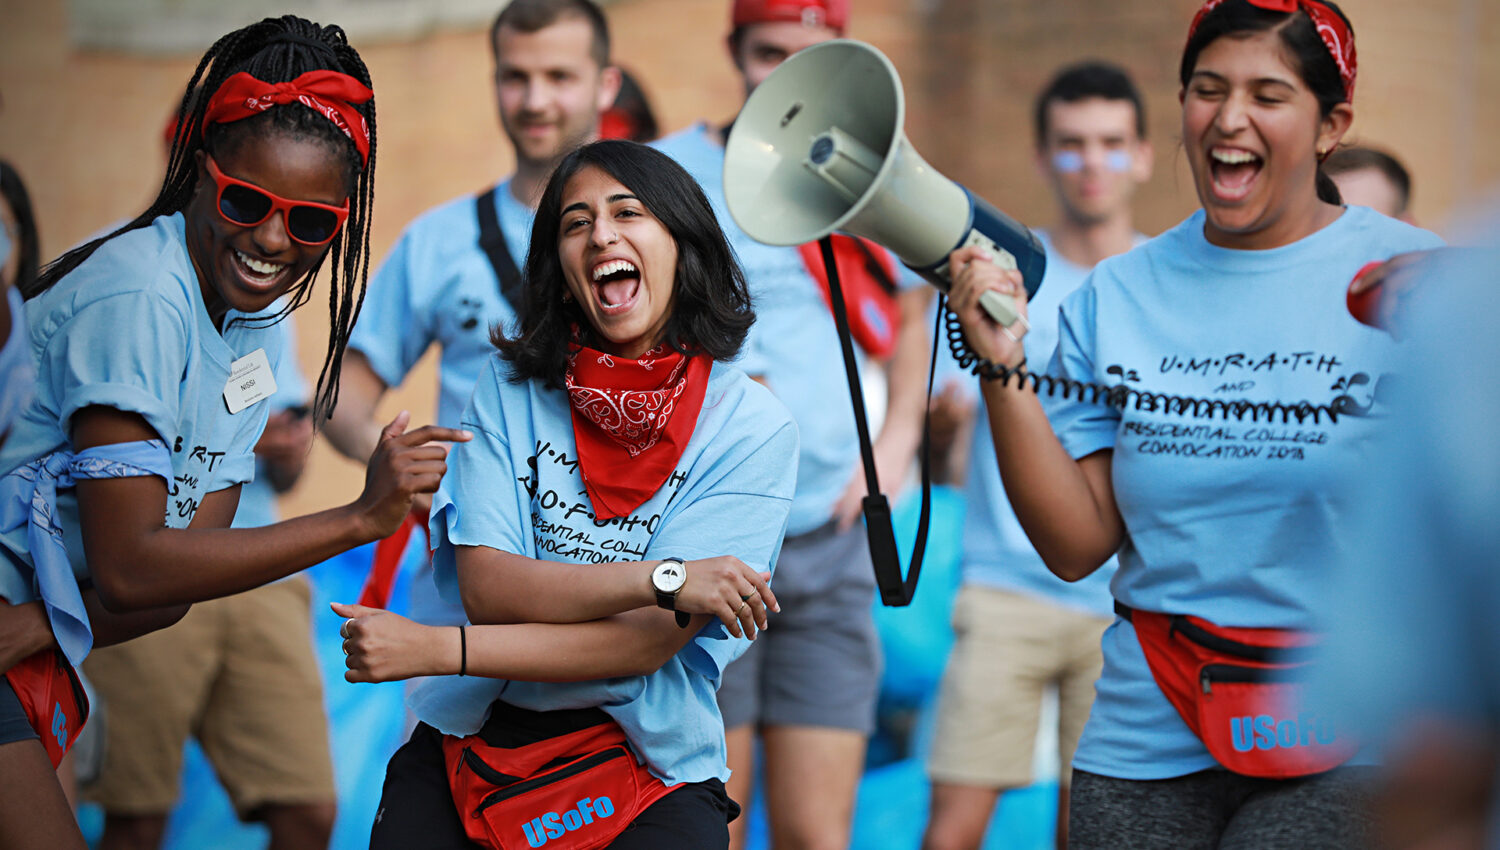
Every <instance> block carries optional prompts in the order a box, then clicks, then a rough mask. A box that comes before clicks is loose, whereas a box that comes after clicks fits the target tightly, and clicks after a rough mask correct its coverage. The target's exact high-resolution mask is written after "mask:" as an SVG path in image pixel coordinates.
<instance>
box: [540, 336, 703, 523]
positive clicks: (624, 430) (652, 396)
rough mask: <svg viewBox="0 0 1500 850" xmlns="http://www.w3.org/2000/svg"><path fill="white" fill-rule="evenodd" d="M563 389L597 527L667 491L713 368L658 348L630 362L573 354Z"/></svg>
mask: <svg viewBox="0 0 1500 850" xmlns="http://www.w3.org/2000/svg"><path fill="white" fill-rule="evenodd" d="M569 352H570V353H569V355H568V371H567V374H566V378H565V382H566V384H567V389H568V401H569V403H570V404H571V406H572V409H573V439H574V440H575V441H576V442H577V443H578V469H579V472H580V474H582V476H583V486H584V488H585V489H586V490H587V491H588V494H589V501H590V502H591V503H593V506H594V516H595V518H596V519H601V520H602V519H611V518H613V517H622V516H626V515H627V514H629V513H630V512H631V511H633V510H635V509H636V508H638V507H640V506H641V505H642V504H643V503H644V502H645V501H646V500H647V499H649V498H651V495H652V494H653V493H655V492H656V491H657V490H660V489H661V486H662V485H663V484H664V483H666V481H667V477H668V476H670V475H671V474H672V470H673V469H675V468H676V467H677V461H679V460H681V459H682V452H683V450H684V449H686V448H687V444H688V440H689V439H691V438H692V436H693V428H694V426H696V425H697V424H698V412H699V411H700V410H702V409H703V396H704V394H705V393H706V392H707V391H708V373H709V370H710V368H712V366H713V361H712V360H711V359H710V358H709V357H707V356H705V355H701V354H700V355H695V356H693V357H687V356H685V355H682V354H678V353H677V352H674V351H671V350H670V349H668V348H666V347H665V346H659V347H657V348H653V349H651V350H650V351H648V352H646V353H645V354H644V355H642V357H641V358H640V359H639V360H627V359H625V358H622V357H615V356H614V355H611V354H605V353H604V352H602V351H596V350H594V349H592V348H585V347H583V346H581V345H578V344H577V343H574V344H572V345H570V346H569Z"/></svg>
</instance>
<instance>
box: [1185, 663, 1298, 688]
mask: <svg viewBox="0 0 1500 850" xmlns="http://www.w3.org/2000/svg"><path fill="white" fill-rule="evenodd" d="M1300 667H1301V665H1298V666H1296V667H1245V666H1242V665H1239V664H1205V665H1203V669H1202V670H1201V671H1199V673H1198V681H1199V683H1200V684H1201V685H1202V686H1203V692H1204V693H1205V694H1211V693H1213V683H1214V682H1225V683H1229V684H1259V683H1262V682H1293V681H1297V680H1298V679H1299V675H1298V674H1299V672H1300Z"/></svg>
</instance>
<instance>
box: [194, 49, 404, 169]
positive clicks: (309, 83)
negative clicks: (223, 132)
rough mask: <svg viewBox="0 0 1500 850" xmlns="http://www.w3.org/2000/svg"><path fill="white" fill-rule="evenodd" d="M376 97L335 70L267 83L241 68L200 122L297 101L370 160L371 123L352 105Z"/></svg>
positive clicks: (220, 121) (228, 120) (228, 119)
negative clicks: (281, 81) (325, 119)
mask: <svg viewBox="0 0 1500 850" xmlns="http://www.w3.org/2000/svg"><path fill="white" fill-rule="evenodd" d="M373 97H375V92H373V91H370V88H369V86H366V85H365V84H364V83H361V82H360V81H359V80H356V79H354V78H353V77H351V76H349V75H348V74H342V73H339V72H338V71H308V72H307V73H306V74H302V75H301V76H299V77H297V78H296V79H294V80H292V81H291V82H289V83H267V82H262V81H261V80H257V79H256V78H255V77H252V76H251V75H250V74H248V73H246V72H244V71H241V72H239V73H238V74H235V75H234V76H232V77H230V78H229V79H227V80H225V81H224V84H223V85H221V86H219V90H218V91H216V92H214V96H213V97H212V98H210V99H209V101H208V110H207V111H206V112H205V113H204V114H203V126H204V127H205V128H206V127H208V125H210V124H230V123H233V122H235V121H239V120H240V119H242V118H249V117H251V116H254V115H259V114H260V113H262V112H265V111H266V110H267V109H270V108H271V107H273V106H280V105H282V104H285V103H300V104H302V105H303V106H306V107H308V108H309V109H312V110H313V111H315V112H317V113H318V114H319V115H322V116H323V117H324V118H327V119H328V120H329V121H332V122H333V126H335V127H337V128H339V129H340V130H342V131H343V133H344V135H346V136H348V137H349V139H350V140H351V141H353V142H354V147H356V148H358V149H359V160H360V162H362V163H368V162H369V161H370V126H369V125H368V124H366V123H365V116H363V115H361V114H360V112H359V110H357V109H355V108H354V105H355V104H357V103H367V102H369V101H370V99H371V98H373Z"/></svg>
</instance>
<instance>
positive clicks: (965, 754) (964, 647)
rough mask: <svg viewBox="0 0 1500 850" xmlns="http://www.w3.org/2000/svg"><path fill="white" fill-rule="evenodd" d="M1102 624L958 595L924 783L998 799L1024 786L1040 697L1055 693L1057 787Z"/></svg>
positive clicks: (1031, 600) (1029, 600)
mask: <svg viewBox="0 0 1500 850" xmlns="http://www.w3.org/2000/svg"><path fill="white" fill-rule="evenodd" d="M1111 621H1112V618H1110V617H1098V616H1093V615H1090V614H1086V613H1083V612H1080V611H1076V610H1074V609H1071V608H1064V607H1061V606H1058V605H1054V604H1052V603H1050V602H1047V601H1045V600H1042V599H1038V598H1036V597H1031V596H1024V595H1021V594H1017V593H1011V592H1008V591H1004V590H996V589H994V588H989V587H980V586H976V585H964V586H963V587H961V588H960V589H959V591H958V598H957V599H956V600H955V601H954V604H953V629H954V631H955V632H956V639H955V641H954V644H953V654H952V655H950V656H949V658H948V667H947V669H946V670H945V671H944V673H943V682H942V687H941V689H940V691H939V694H938V715H937V731H936V734H935V736H934V738H933V744H932V755H931V757H930V759H929V761H928V773H929V774H930V775H931V777H932V781H933V782H941V783H946V784H951V785H977V786H981V787H985V788H1001V789H1004V788H1019V787H1021V786H1023V785H1029V784H1031V781H1032V775H1031V774H1032V758H1033V755H1034V750H1035V747H1036V733H1037V725H1038V723H1039V718H1040V715H1041V706H1042V693H1043V691H1045V690H1046V688H1047V686H1048V685H1049V684H1054V683H1055V684H1056V686H1057V695H1058V735H1057V738H1058V758H1059V760H1060V763H1061V765H1062V782H1063V784H1064V785H1066V784H1067V782H1068V778H1069V775H1070V774H1071V770H1070V769H1069V765H1071V764H1072V761H1073V750H1074V749H1076V748H1077V746H1078V737H1079V736H1080V735H1082V734H1083V724H1084V721H1086V720H1087V719H1088V716H1089V707H1090V706H1091V705H1092V704H1093V702H1094V682H1095V680H1097V679H1098V678H1099V671H1100V668H1101V667H1102V666H1103V656H1102V655H1101V653H1100V650H1099V640H1100V638H1101V637H1102V636H1103V634H1104V629H1105V628H1106V627H1108V626H1109V624H1110V622H1111Z"/></svg>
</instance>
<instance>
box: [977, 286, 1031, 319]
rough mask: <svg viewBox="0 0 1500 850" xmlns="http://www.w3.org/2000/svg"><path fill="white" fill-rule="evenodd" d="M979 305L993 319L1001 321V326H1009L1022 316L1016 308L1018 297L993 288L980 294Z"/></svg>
mask: <svg viewBox="0 0 1500 850" xmlns="http://www.w3.org/2000/svg"><path fill="white" fill-rule="evenodd" d="M979 306H980V307H983V308H984V312H986V313H989V314H990V318H991V319H994V320H995V321H997V322H999V323H1000V325H1001V327H1007V328H1008V327H1010V326H1011V325H1013V324H1015V323H1016V321H1017V320H1019V319H1020V318H1021V314H1020V313H1019V312H1017V310H1016V299H1014V298H1012V297H1010V296H1009V295H1005V294H1003V293H999V292H996V291H995V290H993V289H991V290H988V291H986V292H985V293H984V294H983V295H980V296H979Z"/></svg>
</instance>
